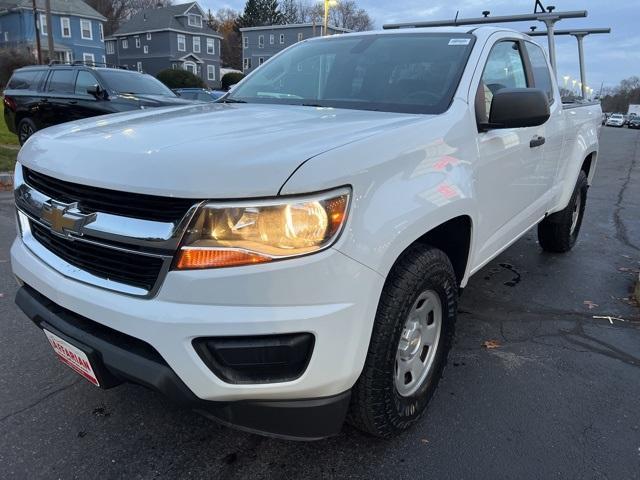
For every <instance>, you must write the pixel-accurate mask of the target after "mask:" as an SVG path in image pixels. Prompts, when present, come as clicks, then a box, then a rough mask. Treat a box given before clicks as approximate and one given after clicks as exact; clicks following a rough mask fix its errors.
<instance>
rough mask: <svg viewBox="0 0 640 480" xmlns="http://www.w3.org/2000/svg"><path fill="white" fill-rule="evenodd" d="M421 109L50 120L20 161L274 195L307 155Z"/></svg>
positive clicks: (408, 118) (169, 191) (134, 188)
mask: <svg viewBox="0 0 640 480" xmlns="http://www.w3.org/2000/svg"><path fill="white" fill-rule="evenodd" d="M424 118H425V116H424V115H408V114H399V113H385V112H369V111H358V110H340V109H328V108H315V107H301V106H290V105H260V104H219V103H210V104H196V105H194V104H192V106H190V107H180V108H154V109H148V110H140V111H136V112H125V113H118V114H115V115H108V116H104V117H94V118H92V119H86V120H81V121H78V122H70V123H66V124H63V125H58V126H56V127H52V128H48V129H45V130H42V131H41V132H38V133H36V134H35V135H34V136H32V137H31V138H30V139H29V141H28V142H27V143H26V144H25V145H24V147H23V148H22V150H21V151H20V153H19V157H18V160H19V162H20V163H22V164H23V165H25V166H27V167H30V168H33V169H34V170H36V171H39V172H41V173H44V174H47V175H50V176H53V177H56V178H60V179H63V180H67V181H70V182H75V183H80V184H84V185H91V186H95V187H102V188H109V189H113V190H123V191H128V192H135V193H146V194H153V195H164V196H175V197H184V198H202V199H206V198H211V199H223V198H248V197H261V196H273V195H277V193H278V191H279V190H280V187H281V186H282V185H283V183H284V182H285V181H286V180H287V178H288V177H289V176H290V175H291V174H292V173H293V172H294V171H295V170H296V168H297V167H299V166H300V165H301V164H302V163H303V162H305V161H306V160H308V159H309V158H311V157H314V156H317V155H319V154H321V153H323V152H326V151H328V150H332V149H335V148H337V147H340V146H342V145H345V144H347V143H351V142H354V141H358V140H361V139H363V138H366V137H368V136H371V135H376V134H382V133H385V132H388V131H389V130H390V129H392V128H397V127H400V126H402V125H407V124H409V123H413V122H417V121H420V120H421V119H424ZM344 168H345V169H348V168H349V159H348V158H345V163H344Z"/></svg>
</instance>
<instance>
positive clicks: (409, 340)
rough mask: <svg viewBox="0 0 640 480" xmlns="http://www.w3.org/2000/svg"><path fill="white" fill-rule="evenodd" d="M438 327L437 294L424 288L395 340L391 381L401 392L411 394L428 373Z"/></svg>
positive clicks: (440, 317) (435, 349)
mask: <svg viewBox="0 0 640 480" xmlns="http://www.w3.org/2000/svg"><path fill="white" fill-rule="evenodd" d="M441 330H442V304H441V303H440V297H439V296H438V294H437V293H436V292H434V291H433V290H426V291H424V292H422V293H421V294H420V295H418V297H417V298H416V300H415V301H414V303H413V305H412V307H411V309H410V311H409V314H408V315H407V318H406V320H405V324H404V327H403V330H402V335H401V337H400V342H399V343H398V351H397V353H396V361H395V369H394V381H395V386H396V389H397V390H398V393H399V394H400V395H401V396H403V397H407V396H410V395H413V394H414V393H415V392H416V391H417V390H418V389H419V388H420V387H421V386H422V384H423V383H424V381H425V379H426V378H427V376H428V375H429V372H430V371H431V369H432V367H433V363H434V359H435V357H436V353H437V349H438V343H439V340H440V332H441Z"/></svg>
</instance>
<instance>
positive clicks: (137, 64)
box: [136, 62, 142, 73]
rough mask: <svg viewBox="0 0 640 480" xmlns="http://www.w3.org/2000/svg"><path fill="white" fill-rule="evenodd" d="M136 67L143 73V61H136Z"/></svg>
mask: <svg viewBox="0 0 640 480" xmlns="http://www.w3.org/2000/svg"><path fill="white" fill-rule="evenodd" d="M136 68H137V70H138V71H139V72H140V73H142V62H136Z"/></svg>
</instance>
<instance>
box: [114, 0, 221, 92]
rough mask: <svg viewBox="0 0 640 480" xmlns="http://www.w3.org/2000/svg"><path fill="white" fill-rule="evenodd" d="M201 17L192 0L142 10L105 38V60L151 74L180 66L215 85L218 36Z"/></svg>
mask: <svg viewBox="0 0 640 480" xmlns="http://www.w3.org/2000/svg"><path fill="white" fill-rule="evenodd" d="M204 17H205V14H204V12H203V10H202V8H200V5H198V4H197V3H196V2H192V3H183V4H180V5H172V6H169V7H160V8H150V9H147V10H142V11H141V12H139V13H137V14H136V15H134V16H133V17H131V19H130V20H129V21H128V22H127V23H125V24H124V25H123V26H122V27H120V29H118V31H117V32H115V33H114V34H113V35H112V36H111V37H109V38H107V39H105V47H106V52H107V63H109V64H113V65H118V66H126V67H127V68H130V69H136V70H138V71H141V72H145V73H149V74H151V75H154V76H155V75H157V74H158V72H160V71H162V70H165V69H167V68H173V69H178V68H182V69H185V70H188V71H190V72H192V73H194V74H196V75H198V76H199V77H200V78H202V79H203V80H204V81H205V82H206V83H207V85H209V86H210V87H218V86H219V85H220V40H221V39H222V36H221V35H220V34H218V33H217V32H216V31H215V30H213V29H211V28H210V27H209V26H208V25H207V24H206V22H205V21H204Z"/></svg>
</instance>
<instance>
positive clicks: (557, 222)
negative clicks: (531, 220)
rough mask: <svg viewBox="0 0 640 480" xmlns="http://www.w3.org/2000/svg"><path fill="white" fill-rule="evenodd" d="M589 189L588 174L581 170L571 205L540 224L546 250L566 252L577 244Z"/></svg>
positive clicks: (541, 236) (543, 246) (539, 239)
mask: <svg viewBox="0 0 640 480" xmlns="http://www.w3.org/2000/svg"><path fill="white" fill-rule="evenodd" d="M588 189H589V183H588V181H587V175H586V174H585V173H584V171H580V175H578V181H577V182H576V186H575V188H574V190H573V194H572V195H571V200H569V205H567V206H566V208H565V209H564V210H561V211H559V212H556V213H554V214H552V215H549V216H548V217H547V218H545V219H544V220H543V221H542V222H540V223H539V224H538V241H539V242H540V246H541V247H542V249H543V250H544V251H546V252H553V253H565V252H568V251H569V250H571V249H572V248H573V246H574V245H575V244H576V240H577V239H578V234H579V233H580V227H581V226H582V218H583V217H584V208H585V205H586V203H587V190H588Z"/></svg>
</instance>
